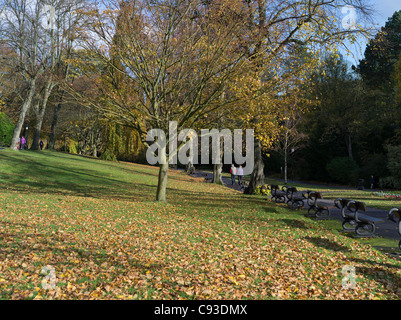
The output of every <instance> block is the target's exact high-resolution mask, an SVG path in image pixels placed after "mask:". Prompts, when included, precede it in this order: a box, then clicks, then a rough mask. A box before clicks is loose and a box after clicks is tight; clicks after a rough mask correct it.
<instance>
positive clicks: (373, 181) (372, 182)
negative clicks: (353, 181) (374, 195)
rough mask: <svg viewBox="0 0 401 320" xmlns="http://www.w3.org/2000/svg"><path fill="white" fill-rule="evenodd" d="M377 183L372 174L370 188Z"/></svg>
mask: <svg viewBox="0 0 401 320" xmlns="http://www.w3.org/2000/svg"><path fill="white" fill-rule="evenodd" d="M374 184H375V178H374V177H373V176H370V189H373V185H374Z"/></svg>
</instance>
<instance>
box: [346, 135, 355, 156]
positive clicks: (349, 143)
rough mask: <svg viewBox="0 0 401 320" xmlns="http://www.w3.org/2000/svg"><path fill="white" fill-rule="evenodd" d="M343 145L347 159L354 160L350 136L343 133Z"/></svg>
mask: <svg viewBox="0 0 401 320" xmlns="http://www.w3.org/2000/svg"><path fill="white" fill-rule="evenodd" d="M344 138H345V145H346V146H347V152H348V157H350V158H351V159H353V158H354V155H353V154H352V140H351V135H350V134H349V133H348V132H347V133H345V137H344Z"/></svg>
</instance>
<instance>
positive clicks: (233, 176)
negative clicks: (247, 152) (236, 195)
mask: <svg viewBox="0 0 401 320" xmlns="http://www.w3.org/2000/svg"><path fill="white" fill-rule="evenodd" d="M230 173H231V186H233V185H234V184H235V175H236V174H237V168H236V167H235V166H234V164H232V165H231V168H230Z"/></svg>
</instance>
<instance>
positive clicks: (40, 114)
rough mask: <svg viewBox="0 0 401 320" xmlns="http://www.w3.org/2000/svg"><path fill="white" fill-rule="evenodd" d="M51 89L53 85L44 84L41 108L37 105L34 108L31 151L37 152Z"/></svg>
mask: <svg viewBox="0 0 401 320" xmlns="http://www.w3.org/2000/svg"><path fill="white" fill-rule="evenodd" d="M53 88H54V84H52V83H50V82H49V83H47V84H46V88H45V91H44V93H43V99H42V103H41V107H39V105H38V106H37V108H35V116H36V122H35V128H34V135H33V141H32V145H31V150H39V140H40V132H41V130H42V124H43V118H44V116H45V111H46V106H47V101H48V100H49V97H50V94H51V92H52V90H53Z"/></svg>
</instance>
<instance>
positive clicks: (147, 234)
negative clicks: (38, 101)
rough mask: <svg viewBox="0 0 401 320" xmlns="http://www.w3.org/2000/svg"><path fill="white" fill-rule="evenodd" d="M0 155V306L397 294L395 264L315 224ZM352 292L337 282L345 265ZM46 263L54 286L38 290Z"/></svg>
mask: <svg viewBox="0 0 401 320" xmlns="http://www.w3.org/2000/svg"><path fill="white" fill-rule="evenodd" d="M157 173H158V169H157V168H155V167H150V166H143V165H136V164H128V163H116V162H106V161H101V160H94V159H89V158H85V157H79V156H73V155H67V154H62V153H56V152H48V151H43V152H31V151H22V152H18V151H11V150H2V151H0V297H1V298H2V299H50V298H52V299H399V296H400V294H401V289H400V288H401V271H400V267H401V262H399V261H398V260H394V259H391V258H389V257H387V256H386V255H383V254H382V253H380V252H379V251H377V250H375V249H373V248H372V247H371V246H370V245H367V244H365V243H361V242H358V241H356V240H354V239H352V238H349V237H346V236H345V235H342V234H339V233H338V232H337V231H336V230H331V229H328V227H327V225H325V224H324V223H322V221H313V220H311V219H309V218H305V217H304V216H303V214H302V212H298V211H290V210H288V209H286V208H284V207H281V206H277V205H275V204H273V203H271V202H269V201H266V199H265V198H263V197H258V196H246V195H243V194H241V193H239V192H237V191H234V190H232V189H230V188H226V187H223V186H214V185H211V184H207V183H204V182H203V179H197V178H192V177H189V176H187V175H186V174H185V173H183V172H174V171H170V173H169V182H168V194H167V199H168V201H167V203H156V202H155V201H154V199H155V193H156V183H157ZM347 265H351V266H354V267H355V268H356V286H355V288H353V289H344V288H343V287H342V279H343V278H344V274H342V269H343V267H344V266H347ZM45 266H50V267H51V268H54V269H55V274H56V287H55V289H45V288H43V287H42V280H43V279H44V277H45V276H46V275H45V274H42V273H41V270H42V268H43V267H45Z"/></svg>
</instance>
